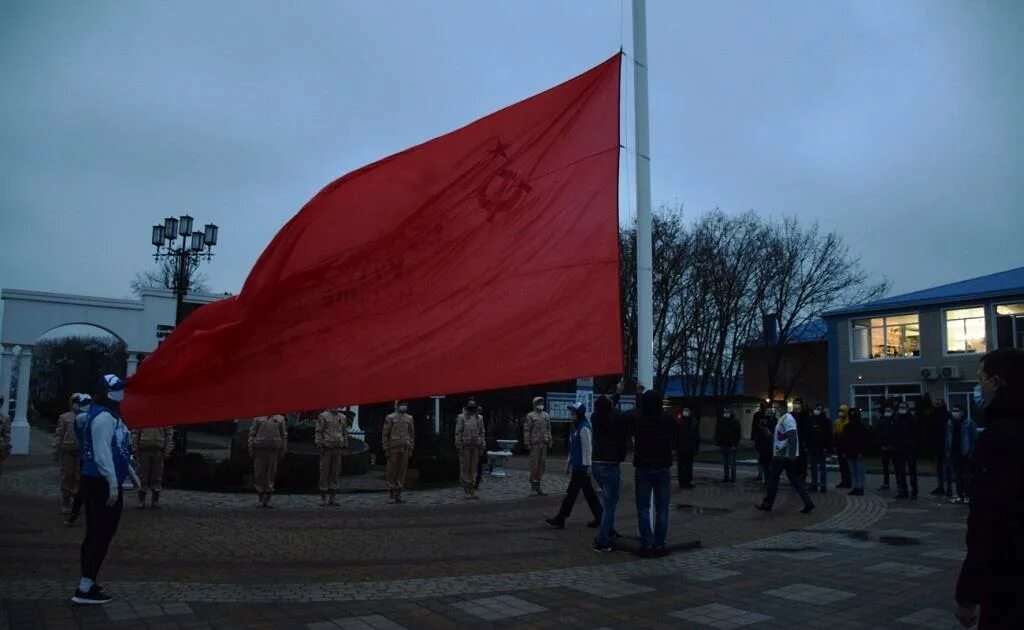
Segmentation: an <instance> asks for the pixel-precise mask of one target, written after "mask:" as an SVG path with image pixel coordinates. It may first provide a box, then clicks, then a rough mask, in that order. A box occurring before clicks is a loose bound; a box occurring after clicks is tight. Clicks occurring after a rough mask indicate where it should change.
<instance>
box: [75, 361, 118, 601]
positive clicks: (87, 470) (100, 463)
mask: <svg viewBox="0 0 1024 630" xmlns="http://www.w3.org/2000/svg"><path fill="white" fill-rule="evenodd" d="M126 385H127V383H126V382H125V381H123V380H122V379H120V378H119V377H117V376H116V375H114V374H107V375H105V376H103V377H102V378H101V379H100V380H99V383H98V384H97V387H96V391H95V392H94V393H95V395H94V397H93V401H94V402H93V404H92V405H90V407H89V416H88V419H87V422H86V425H85V427H84V429H83V431H82V440H81V444H82V478H81V487H82V496H83V498H82V500H83V502H84V504H85V538H84V539H83V540H82V549H81V553H80V559H81V564H82V577H81V579H80V580H79V582H78V588H76V589H75V594H74V595H73V596H72V597H71V601H72V602H73V603H75V604H79V605H88V604H105V603H107V602H109V601H110V599H111V597H110V596H109V595H108V594H106V593H104V592H103V589H102V588H100V587H99V586H98V585H97V584H96V579H97V577H98V575H99V571H100V568H101V567H102V566H103V561H104V560H105V559H106V557H107V551H108V550H109V549H110V543H111V542H112V541H113V539H114V534H116V533H117V527H118V525H119V524H120V522H121V508H122V506H123V505H124V501H123V496H122V491H121V485H122V484H123V483H124V482H125V480H126V479H128V478H129V477H130V476H131V458H132V452H131V437H130V435H129V431H128V427H127V426H125V424H124V422H123V421H122V420H121V416H120V405H121V401H122V400H124V389H125V387H126Z"/></svg>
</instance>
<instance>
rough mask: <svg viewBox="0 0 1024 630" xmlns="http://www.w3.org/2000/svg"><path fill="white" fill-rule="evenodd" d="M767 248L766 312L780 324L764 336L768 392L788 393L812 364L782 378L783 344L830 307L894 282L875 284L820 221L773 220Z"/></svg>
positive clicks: (865, 298) (868, 296)
mask: <svg viewBox="0 0 1024 630" xmlns="http://www.w3.org/2000/svg"><path fill="white" fill-rule="evenodd" d="M763 251H764V256H763V257H762V259H761V260H760V261H759V264H758V269H759V273H760V274H761V275H762V279H761V282H762V284H763V285H764V287H765V294H764V295H765V297H764V302H763V303H762V304H761V309H760V313H761V315H762V316H764V317H765V318H769V320H771V319H774V321H775V324H776V326H777V328H776V330H775V334H774V335H773V336H772V337H768V338H765V339H764V344H765V347H766V348H767V356H768V361H767V362H766V365H765V369H766V370H767V372H768V391H769V393H770V395H772V396H775V395H776V394H777V393H781V394H782V396H783V397H787V398H788V397H789V394H790V392H791V391H792V389H793V387H794V386H795V385H796V383H797V382H798V381H799V379H800V377H801V376H802V374H803V373H804V372H805V371H806V369H807V367H808V366H807V365H803V366H796V367H795V369H792V370H789V372H790V375H789V377H788V378H781V377H782V374H781V367H782V363H783V349H784V347H785V346H786V345H787V344H788V343H789V342H790V341H791V340H792V339H793V335H794V333H795V332H797V331H800V330H804V329H805V328H806V327H807V326H808V325H809V324H810V323H811V322H813V321H814V320H817V319H819V318H820V317H821V315H822V314H823V313H825V312H826V311H828V310H830V309H833V308H836V307H838V306H841V305H845V304H857V303H863V302H869V301H871V300H876V299H879V298H881V297H882V296H884V295H885V294H886V293H887V292H888V290H889V282H888V280H884V279H883V280H882V281H881V282H879V283H876V284H872V283H869V282H868V275H867V273H866V272H865V271H864V270H863V268H862V267H861V265H860V260H859V259H857V258H854V257H852V256H851V255H850V251H849V247H847V246H846V245H845V244H844V243H843V240H842V237H840V236H839V235H838V234H836V233H835V232H827V233H822V232H821V230H820V228H819V227H818V224H817V223H813V224H811V225H809V226H807V227H803V226H801V225H800V222H799V220H798V219H797V218H796V217H787V218H785V219H783V220H781V221H778V222H773V223H771V224H770V226H769V234H768V240H767V243H766V247H765V248H764V250H763ZM780 381H785V382H780Z"/></svg>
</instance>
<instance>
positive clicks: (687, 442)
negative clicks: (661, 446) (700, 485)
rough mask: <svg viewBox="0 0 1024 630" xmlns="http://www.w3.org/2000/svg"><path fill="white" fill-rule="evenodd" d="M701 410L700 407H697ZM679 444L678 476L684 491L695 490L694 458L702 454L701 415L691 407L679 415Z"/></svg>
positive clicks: (685, 408) (677, 454) (677, 451)
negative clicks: (699, 453)
mask: <svg viewBox="0 0 1024 630" xmlns="http://www.w3.org/2000/svg"><path fill="white" fill-rule="evenodd" d="M697 408H698V409H699V407H697ZM677 435H678V436H679V443H678V444H677V445H676V476H677V477H678V479H679V487H680V488H681V489H683V490H690V489H692V488H694V487H695V486H694V485H693V458H694V457H696V455H697V453H698V452H700V413H695V412H694V408H692V407H691V406H690V405H686V406H684V407H683V410H682V411H681V412H680V415H679V430H678V434H677Z"/></svg>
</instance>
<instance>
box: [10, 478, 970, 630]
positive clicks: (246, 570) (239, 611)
mask: <svg viewBox="0 0 1024 630" xmlns="http://www.w3.org/2000/svg"><path fill="white" fill-rule="evenodd" d="M521 465H522V462H514V463H513V467H516V466H520V467H521ZM15 472H17V474H18V475H23V474H27V473H28V472H31V473H32V475H33V476H34V475H44V474H45V473H44V472H40V471H39V469H38V468H37V467H32V466H24V465H23V466H19V467H17V468H16V469H15ZM717 472H718V471H717V469H715V468H713V467H701V468H699V469H698V488H697V489H695V490H691V491H677V490H674V491H673V503H674V504H676V505H677V506H679V507H675V508H674V509H673V513H672V515H671V527H670V545H673V546H674V547H675V549H674V551H673V553H671V554H670V555H669V556H667V557H664V558H659V559H654V560H643V559H639V558H638V557H636V556H635V555H632V554H630V553H628V551H629V549H633V548H635V546H636V541H635V540H629V539H627V540H626V541H625V547H626V550H625V551H620V552H616V553H612V554H597V553H594V552H593V551H591V549H590V542H591V540H592V537H593V534H594V532H593V530H590V529H587V528H586V527H585V523H586V521H587V520H588V519H589V514H587V513H586V508H585V505H584V504H583V502H582V501H581V502H580V504H579V505H578V506H577V510H576V512H574V514H573V517H572V518H571V519H570V521H569V525H568V526H567V528H566V529H565V530H554V529H550V528H547V527H546V526H545V525H544V524H543V518H544V517H545V516H550V515H552V514H553V513H554V511H555V510H556V509H557V505H558V501H559V500H560V497H559V496H550V497H541V498H525V497H524V496H523V494H525V489H523V490H521V491H520V490H516V489H515V487H516V484H515V479H516V478H517V476H518V471H515V470H513V471H512V473H513V475H512V476H511V477H510V478H509V480H508V481H510V482H511V483H509V486H510V488H512V489H511V490H509V491H508V493H507V494H506V493H504V492H498V490H497V484H494V485H491V484H487V485H485V488H484V492H483V494H484V496H485V499H484V500H483V501H481V502H480V503H472V504H470V503H466V502H462V501H458V502H454V503H455V504H452V505H447V504H445V505H433V504H431V503H429V502H428V501H427V500H425V498H423V497H421V501H422V502H417V503H410V504H409V505H402V506H389V505H383V504H381V502H380V501H379V497H378V500H377V501H375V502H373V503H372V504H365V505H364V504H362V503H359V504H352V503H350V502H348V501H346V505H345V506H344V507H342V508H339V509H336V510H323V509H319V508H310V507H305V506H304V505H303V504H296V505H294V506H289V507H288V508H286V509H281V510H257V509H254V508H250V507H247V506H245V507H236V506H234V505H232V504H220V503H216V502H214V503H212V504H210V503H206V502H204V501H200V500H198V499H199V497H193V496H192V495H191V493H181V495H180V496H175V497H174V500H171V496H170V495H168V497H167V498H168V502H167V507H166V508H165V509H162V510H159V511H153V510H143V511H136V510H131V509H128V510H126V511H125V517H124V521H123V524H122V529H121V531H120V532H119V533H118V537H117V539H116V540H115V543H114V547H113V549H112V551H111V554H110V557H109V559H108V563H107V565H106V566H105V567H104V570H103V574H102V575H101V580H102V582H103V584H104V586H105V588H106V590H107V591H108V592H110V593H111V594H113V595H115V596H116V600H115V601H114V602H112V603H111V604H108V605H107V606H103V607H90V608H76V607H72V606H70V605H69V604H68V603H67V601H66V600H67V598H68V597H69V596H70V594H71V590H72V589H73V586H74V579H75V576H76V574H77V566H76V565H77V562H76V558H77V547H78V544H79V542H80V540H81V535H82V530H81V528H73V529H69V528H64V527H63V526H62V525H61V524H60V517H59V515H58V514H56V510H55V503H54V499H52V498H45V497H42V496H40V495H39V493H38V492H32V491H30V489H29V488H27V487H26V486H24V485H21V484H22V482H18V484H13V483H12V484H11V485H10V486H9V485H8V478H7V476H6V473H5V479H4V489H3V490H0V556H2V558H3V561H2V562H0V599H2V604H0V606H2V608H0V627H4V625H5V624H9V626H10V627H12V628H73V627H83V628H89V627H96V628H99V627H111V626H116V627H137V628H143V627H146V628H190V627H195V628H206V627H213V628H220V627H234V628H271V627H289V628H310V629H319V628H441V627H458V626H479V627H491V626H495V627H524V628H547V627H551V628H554V627H559V628H565V627H569V628H600V627H609V628H678V627H695V628H697V627H699V628H705V627H707V628H738V627H753V628H776V627H809V628H814V627H821V628H824V627H830V628H832V627H834V628H904V629H910V628H914V627H919V628H920V627H927V628H945V627H949V628H952V627H955V625H954V620H953V617H952V615H951V614H950V613H949V610H950V597H951V592H952V588H953V583H954V580H955V576H956V570H957V567H958V564H959V561H960V560H961V559H962V554H963V531H964V525H963V523H964V518H965V515H966V508H965V507H963V506H954V505H948V504H944V503H940V502H936V501H932V500H925V499H922V500H920V501H916V502H910V501H899V502H896V501H894V500H893V499H892V498H891V495H890V494H889V493H878V494H872V493H869V494H868V496H865V497H847V496H846V495H845V494H842V493H840V492H835V491H833V492H829V493H827V494H824V495H815V500H816V502H817V503H818V504H819V510H816V511H815V512H814V513H813V514H811V515H809V516H805V515H802V514H799V512H798V510H799V507H800V503H799V500H798V499H797V497H796V496H795V494H793V493H791V492H789V491H784V492H782V493H781V494H780V497H779V500H778V502H777V503H776V509H775V512H773V513H771V514H764V513H761V512H757V511H756V510H754V509H753V507H752V505H753V503H754V502H755V501H757V500H759V498H760V490H759V488H758V487H757V485H756V484H754V483H750V482H745V481H744V480H743V479H741V481H740V483H738V484H735V486H733V485H723V484H718V483H716V482H715V481H714V480H713V479H714V477H715V476H716V474H715V473H717ZM629 473H630V471H629V470H628V468H627V470H626V471H624V475H623V478H624V479H626V480H628V479H630V478H631V474H629ZM749 475H750V473H749V472H745V473H741V477H744V476H749ZM11 476H12V477H13V476H15V475H13V474H12V475H11ZM26 478H28V477H26ZM564 481H565V479H564V477H561V476H552V478H551V479H549V482H550V483H551V484H553V486H554V487H556V488H557V487H559V486H561V484H562V483H564ZM631 488H632V483H631V482H630V481H625V482H624V488H623V489H624V496H623V501H622V503H621V504H620V513H619V517H618V519H617V528H618V529H619V530H620V531H622V532H623V533H627V534H628V533H630V532H633V531H635V525H634V523H635V509H634V507H633V496H632V493H631ZM924 488H925V489H930V488H929V486H928V484H927V483H925V484H924ZM489 491H491V494H490V496H488V492H489ZM429 492H436V491H429ZM442 492H448V493H449V494H450V493H452V492H454V491H442ZM517 492H518V494H519V496H518V497H517V496H516V494H517ZM301 498H302V499H304V500H305V501H306V503H307V504H308V502H309V501H310V498H309V497H301ZM348 498H349V497H346V499H348ZM352 498H359V499H360V500H362V499H364V498H365V496H363V495H355V496H353V497H352ZM203 499H206V498H205V497H204V498H203ZM297 499H298V498H297ZM698 540H699V541H700V543H701V545H700V546H696V545H695V544H694V543H695V541H698Z"/></svg>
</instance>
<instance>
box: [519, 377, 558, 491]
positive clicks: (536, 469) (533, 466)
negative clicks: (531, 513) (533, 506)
mask: <svg viewBox="0 0 1024 630" xmlns="http://www.w3.org/2000/svg"><path fill="white" fill-rule="evenodd" d="M523 443H524V444H525V445H526V448H528V449H530V488H531V489H532V490H533V492H534V494H536V495H537V496H544V494H545V493H544V490H543V488H542V487H541V482H542V481H543V478H544V469H545V464H546V463H547V459H548V449H550V448H551V417H550V416H549V415H548V413H547V412H546V411H544V397H543V396H537V397H536V398H534V399H533V411H531V412H530V413H528V414H526V419H525V420H524V421H523Z"/></svg>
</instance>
